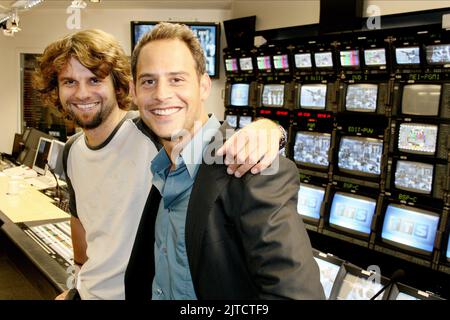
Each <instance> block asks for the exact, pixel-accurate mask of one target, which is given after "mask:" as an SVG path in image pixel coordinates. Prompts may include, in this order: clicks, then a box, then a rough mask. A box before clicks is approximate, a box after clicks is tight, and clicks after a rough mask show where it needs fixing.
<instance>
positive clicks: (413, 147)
mask: <svg viewBox="0 0 450 320" xmlns="http://www.w3.org/2000/svg"><path fill="white" fill-rule="evenodd" d="M437 132H438V126H437V125H434V124H423V123H402V124H400V130H399V137H398V149H399V150H400V151H403V152H409V153H416V154H425V155H434V153H435V152H436V141H437Z"/></svg>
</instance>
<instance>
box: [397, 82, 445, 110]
mask: <svg viewBox="0 0 450 320" xmlns="http://www.w3.org/2000/svg"><path fill="white" fill-rule="evenodd" d="M440 100H441V85H440V84H408V85H405V86H404V87H403V96H402V113H403V114H406V115H416V116H438V115H439V103H440Z"/></svg>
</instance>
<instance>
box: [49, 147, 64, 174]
mask: <svg viewBox="0 0 450 320" xmlns="http://www.w3.org/2000/svg"><path fill="white" fill-rule="evenodd" d="M64 145H65V143H63V142H61V141H58V140H52V145H51V148H50V153H49V155H48V168H49V169H51V170H52V171H53V173H54V174H55V175H56V176H57V177H58V178H59V179H62V180H65V175H64V167H63V151H64Z"/></svg>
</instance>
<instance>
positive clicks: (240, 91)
mask: <svg viewBox="0 0 450 320" xmlns="http://www.w3.org/2000/svg"><path fill="white" fill-rule="evenodd" d="M249 91H250V85H249V84H248V83H234V84H232V85H231V99H230V100H231V101H230V102H231V105H232V106H236V107H246V106H248V96H249Z"/></svg>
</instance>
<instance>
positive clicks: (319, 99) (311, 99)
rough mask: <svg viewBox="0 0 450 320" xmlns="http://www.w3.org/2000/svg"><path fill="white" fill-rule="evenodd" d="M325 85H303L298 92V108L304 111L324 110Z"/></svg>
mask: <svg viewBox="0 0 450 320" xmlns="http://www.w3.org/2000/svg"><path fill="white" fill-rule="evenodd" d="M326 96H327V85H326V84H304V85H302V86H301V90H300V107H302V108H305V109H319V110H323V109H325V103H326Z"/></svg>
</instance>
